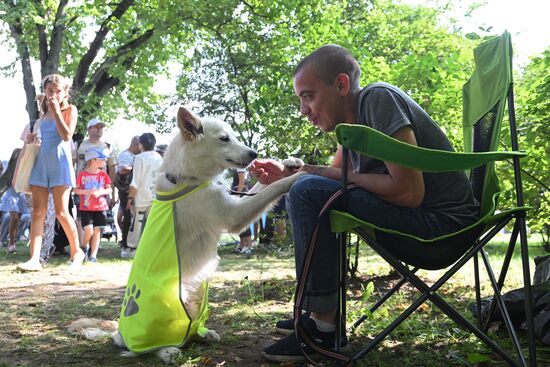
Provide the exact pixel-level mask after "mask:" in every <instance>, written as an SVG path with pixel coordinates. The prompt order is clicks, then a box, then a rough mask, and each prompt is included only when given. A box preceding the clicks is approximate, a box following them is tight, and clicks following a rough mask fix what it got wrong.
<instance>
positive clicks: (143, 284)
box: [69, 107, 303, 363]
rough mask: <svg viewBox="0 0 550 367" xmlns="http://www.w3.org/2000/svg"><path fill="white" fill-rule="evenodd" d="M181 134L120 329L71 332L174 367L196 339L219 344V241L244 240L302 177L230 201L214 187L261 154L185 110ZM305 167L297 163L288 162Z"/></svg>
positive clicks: (99, 323)
mask: <svg viewBox="0 0 550 367" xmlns="http://www.w3.org/2000/svg"><path fill="white" fill-rule="evenodd" d="M177 123H178V127H179V129H180V133H179V134H178V135H177V136H176V137H175V138H174V140H173V141H172V142H171V143H170V145H169V146H168V149H167V151H166V153H165V156H164V162H163V164H162V166H161V167H160V172H159V173H158V174H157V178H156V192H157V195H156V200H155V202H154V204H153V208H152V209H151V213H150V215H149V218H148V219H147V225H146V227H145V231H144V233H143V236H142V238H141V240H140V244H139V247H138V251H137V252H136V257H135V258H134V261H133V266H132V271H131V272H130V276H129V279H128V287H127V288H126V291H125V295H124V302H123V305H122V310H121V313H120V319H119V320H120V321H119V324H117V323H116V322H114V321H104V320H98V319H88V318H81V319H78V320H76V321H74V322H72V323H71V325H70V326H69V331H70V332H72V333H75V334H81V335H84V336H85V337H86V338H88V339H96V338H98V337H103V336H105V335H111V336H112V337H113V339H114V341H115V343H116V344H117V345H119V346H121V347H124V348H127V349H128V350H129V351H126V352H123V354H124V355H126V356H134V355H136V354H137V353H146V352H151V351H156V353H157V355H158V356H159V358H161V359H162V360H163V361H164V362H165V363H175V361H176V360H177V358H178V357H179V356H180V355H181V352H180V349H179V348H180V347H181V346H183V345H184V344H185V343H186V342H187V341H189V340H190V339H191V338H192V337H198V338H201V339H202V340H219V339H220V337H219V335H218V334H217V333H216V332H215V331H213V330H208V329H207V328H206V327H205V325H204V324H205V322H206V319H207V318H208V286H207V281H208V280H209V279H210V278H211V277H212V275H213V273H214V272H215V270H216V268H217V266H218V259H219V258H218V253H217V251H218V241H219V239H220V236H221V234H222V232H223V231H224V230H227V231H229V232H231V233H239V232H240V231H241V230H242V229H243V228H245V227H246V226H248V225H249V224H250V223H252V222H254V221H256V220H257V219H258V218H259V217H260V215H261V214H262V213H263V212H265V211H266V210H268V209H269V208H270V207H271V206H272V205H273V204H274V203H275V202H276V200H277V199H279V198H280V197H281V196H282V195H283V194H285V193H286V192H288V190H289V189H290V187H291V186H292V184H293V183H294V182H295V181H296V180H297V179H298V177H300V176H301V175H302V172H298V173H296V174H294V175H292V176H289V177H287V178H284V179H281V180H278V181H276V182H274V183H272V184H270V185H267V186H263V185H256V186H255V187H254V188H253V189H252V190H251V191H250V193H249V194H254V195H253V196H245V197H242V198H241V197H237V196H231V195H230V194H229V192H228V191H227V189H226V187H224V186H222V185H216V184H212V183H211V181H212V180H213V179H215V177H217V176H218V175H220V174H221V173H223V171H224V170H225V169H227V168H244V167H246V166H248V165H249V164H250V163H251V162H252V161H253V160H254V159H255V158H256V157H257V153H256V152H255V151H254V150H253V149H251V148H249V147H247V146H245V145H244V144H242V143H240V142H239V141H237V139H236V135H235V133H234V131H233V130H232V129H231V127H230V126H229V125H228V124H227V123H225V122H223V121H220V120H217V119H212V118H204V119H200V118H198V117H197V116H195V115H193V114H192V113H191V112H189V111H188V110H187V109H185V108H183V107H180V108H179V110H178V114H177ZM283 163H284V164H285V165H287V166H288V167H292V168H297V167H300V166H301V165H303V162H302V161H301V160H299V159H289V160H285V161H284V162H283Z"/></svg>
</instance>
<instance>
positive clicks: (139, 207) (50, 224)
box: [0, 74, 166, 271]
mask: <svg viewBox="0 0 550 367" xmlns="http://www.w3.org/2000/svg"><path fill="white" fill-rule="evenodd" d="M41 88H42V92H43V93H42V94H40V95H39V96H38V97H37V102H38V104H39V110H40V117H39V120H37V121H39V124H36V122H35V121H33V122H31V123H29V124H27V125H26V126H25V128H24V129H23V133H22V135H21V140H22V142H23V148H22V149H21V148H16V149H14V150H13V153H12V156H11V157H10V160H9V162H8V164H7V167H6V168H5V169H4V167H2V168H3V169H2V171H0V174H1V180H0V182H2V185H0V186H2V187H0V192H3V194H2V195H1V198H0V212H1V216H0V220H1V222H0V247H4V246H5V247H6V249H7V252H8V253H16V252H17V250H18V248H17V246H18V244H28V246H29V249H30V257H29V259H28V261H26V262H24V263H21V264H19V265H18V266H17V267H18V269H19V270H21V271H39V270H41V269H42V264H43V263H45V262H47V261H48V260H49V258H50V256H51V255H52V253H54V252H55V251H56V250H57V251H58V252H60V253H65V251H66V250H65V248H66V247H68V248H69V251H68V252H69V254H68V255H69V267H70V268H77V267H79V266H80V265H81V264H82V263H83V262H84V261H89V262H92V263H94V262H97V261H98V260H97V259H98V249H99V243H100V240H101V237H102V234H103V233H104V231H105V227H106V226H107V225H108V222H109V221H112V223H111V225H112V226H113V227H114V226H115V224H114V221H115V217H116V221H117V224H118V226H119V228H120V231H121V240H120V242H119V244H120V247H121V256H122V257H124V258H131V257H133V253H134V252H135V249H136V248H137V245H138V242H139V238H140V235H141V232H142V227H143V225H144V224H145V221H146V217H147V213H148V210H149V208H150V206H151V203H152V200H153V194H154V179H155V175H156V171H157V170H158V168H159V166H160V164H161V163H162V156H163V154H164V151H165V150H166V145H165V144H160V145H158V146H157V145H156V138H155V136H154V135H153V134H151V133H144V134H142V135H139V136H134V137H131V138H130V146H129V147H128V149H126V150H124V151H123V152H121V153H120V154H118V155H117V154H116V153H115V151H114V149H113V147H112V146H111V145H110V144H109V143H107V142H105V141H103V140H102V137H103V131H104V128H105V124H104V123H103V121H101V120H100V119H98V118H93V119H91V120H90V121H88V123H87V125H86V128H87V131H86V136H82V135H81V134H78V133H75V130H76V125H77V119H78V111H77V108H76V107H75V106H74V105H72V104H70V102H69V96H70V85H69V83H68V81H67V79H65V78H64V77H63V76H61V75H58V74H53V75H49V76H46V77H45V78H44V80H43V81H42V84H41ZM35 126H38V128H35ZM35 130H36V131H35ZM36 142H38V144H39V149H38V152H37V155H36V159H35V162H34V165H33V168H32V171H31V174H30V178H29V185H30V191H29V192H28V193H25V192H17V191H16V189H15V187H16V179H17V174H18V169H19V165H20V164H21V159H22V157H23V156H24V154H25V147H26V145H27V144H31V143H36ZM117 197H118V199H117ZM117 204H118V211H117V214H116V216H115V215H114V210H115V209H116V206H117ZM115 236H116V232H115Z"/></svg>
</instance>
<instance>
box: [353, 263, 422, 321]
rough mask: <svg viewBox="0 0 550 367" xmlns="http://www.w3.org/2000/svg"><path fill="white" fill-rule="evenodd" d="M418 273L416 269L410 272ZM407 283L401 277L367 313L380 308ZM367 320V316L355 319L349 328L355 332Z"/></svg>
mask: <svg viewBox="0 0 550 367" xmlns="http://www.w3.org/2000/svg"><path fill="white" fill-rule="evenodd" d="M417 271H418V268H414V269H413V270H412V272H413V273H416V272H417ZM408 281H409V278H407V277H405V276H402V277H401V280H400V281H399V282H398V283H397V284H396V285H394V286H393V288H392V289H390V290H389V291H387V292H386V293H385V294H384V295H383V296H382V297H381V298H380V299H379V300H378V301H377V302H376V303H375V304H374V305H373V306H372V307H371V308H370V309H369V312H370V313H373V312H374V311H376V310H377V309H378V308H379V307H380V306H382V305H383V304H384V302H386V301H387V300H388V298H390V297H391V296H392V295H393V294H395V292H397V291H398V290H399V289H401V287H402V286H403V285H404V284H405V283H407V282H408ZM366 319H367V315H362V316H361V317H360V318H359V319H357V320H356V321H355V322H354V323H353V325H352V326H351V330H352V331H353V330H355V329H357V327H359V325H361V324H362V323H363V322H364V321H365V320H366Z"/></svg>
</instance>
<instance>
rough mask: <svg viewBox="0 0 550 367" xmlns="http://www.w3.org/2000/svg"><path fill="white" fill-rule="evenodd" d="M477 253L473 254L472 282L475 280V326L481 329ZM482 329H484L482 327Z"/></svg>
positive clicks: (481, 318)
mask: <svg viewBox="0 0 550 367" xmlns="http://www.w3.org/2000/svg"><path fill="white" fill-rule="evenodd" d="M478 256H479V255H478V253H477V252H476V253H475V255H474V282H475V291H476V307H477V312H476V316H477V327H478V328H480V329H482V328H483V317H482V316H481V289H480V282H479V258H478ZM482 330H483V331H486V330H484V329H482Z"/></svg>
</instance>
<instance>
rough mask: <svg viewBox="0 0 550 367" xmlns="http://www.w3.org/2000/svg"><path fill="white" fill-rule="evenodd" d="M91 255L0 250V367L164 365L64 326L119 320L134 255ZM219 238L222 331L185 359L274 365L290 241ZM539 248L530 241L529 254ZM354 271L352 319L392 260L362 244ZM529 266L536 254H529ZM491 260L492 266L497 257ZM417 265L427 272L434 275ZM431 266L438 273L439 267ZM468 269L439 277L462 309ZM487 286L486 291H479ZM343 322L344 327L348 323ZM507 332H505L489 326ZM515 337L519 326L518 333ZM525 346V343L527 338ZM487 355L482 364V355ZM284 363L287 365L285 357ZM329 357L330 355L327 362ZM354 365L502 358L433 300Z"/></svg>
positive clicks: (380, 319)
mask: <svg viewBox="0 0 550 367" xmlns="http://www.w3.org/2000/svg"><path fill="white" fill-rule="evenodd" d="M101 246H102V248H101V250H100V253H99V257H98V260H99V262H98V263H97V264H89V263H86V264H85V265H84V266H83V267H82V268H81V269H80V270H79V271H77V272H70V271H69V270H68V268H67V265H66V264H65V263H66V261H67V258H66V257H54V258H53V259H52V260H51V261H50V263H48V265H47V266H46V267H45V268H44V270H43V271H41V272H39V273H20V272H17V271H15V265H16V264H17V263H18V262H21V261H24V260H26V259H27V257H28V250H27V248H26V247H24V246H23V245H20V246H19V247H18V250H19V252H18V253H17V254H15V255H13V254H11V255H7V254H6V253H5V248H2V249H1V250H0V366H10V367H11V366H102V367H115V366H116V367H122V366H161V365H162V364H161V363H160V361H158V360H157V359H156V357H153V356H150V355H144V356H140V357H138V358H124V357H120V356H119V349H118V348H117V347H115V346H114V345H113V344H112V342H111V341H110V340H108V339H104V340H100V341H89V340H85V339H83V338H79V337H75V336H72V335H70V334H68V333H67V331H66V327H67V325H68V323H69V322H71V321H73V320H75V319H77V318H78V317H81V316H86V317H97V318H102V319H107V320H115V319H118V315H119V312H120V306H121V304H122V300H123V292H124V288H125V287H126V280H127V276H128V273H129V271H130V267H131V260H122V259H120V258H119V256H118V255H119V250H118V248H117V247H116V245H115V244H114V242H102V244H101ZM503 247H504V245H503V243H495V246H493V247H492V248H491V250H490V256H491V258H492V259H495V260H496V259H498V258H501V257H502V256H503V251H504V250H503ZM231 250H232V246H221V247H220V257H221V263H220V267H219V269H218V272H217V273H216V275H215V277H214V279H213V280H212V282H211V283H210V310H211V311H210V319H209V321H208V323H207V326H208V327H209V328H211V329H214V330H216V331H217V332H218V333H219V334H220V335H221V336H222V340H221V341H220V342H219V343H216V344H210V345H207V344H190V345H188V346H187V347H186V348H184V358H183V359H182V360H181V365H182V366H265V367H267V366H276V365H277V364H269V363H267V362H265V361H263V360H262V358H261V356H260V354H261V350H262V348H263V347H265V346H267V345H269V344H271V343H272V342H273V341H275V340H277V339H279V338H280V336H279V335H277V334H275V332H274V328H273V326H274V324H275V322H276V320H278V319H281V318H288V317H290V316H291V313H292V305H293V300H292V298H293V292H294V260H293V252H292V249H291V248H288V247H287V248H282V249H281V248H279V249H276V248H274V247H270V248H264V247H261V248H258V249H257V251H256V252H255V253H254V254H253V255H252V256H251V257H250V258H248V259H247V258H246V257H244V256H243V255H236V254H233V253H232V252H231ZM543 253H544V251H543V250H542V248H541V247H540V246H538V245H537V244H536V243H535V244H534V245H532V246H531V249H530V254H531V256H532V258H534V257H535V256H537V255H541V254H543ZM360 258H361V261H360V267H359V278H360V280H361V281H355V282H352V283H351V287H350V291H349V302H348V323H349V325H350V324H351V322H352V321H353V320H355V319H356V318H357V317H358V316H359V315H360V314H362V312H363V310H364V309H368V306H369V304H368V303H366V302H364V301H363V298H364V297H362V289H364V288H370V286H369V284H372V285H373V286H374V287H373V292H372V295H371V297H370V298H369V300H376V296H377V295H379V294H380V292H381V291H382V290H383V289H385V288H387V287H388V286H389V285H390V284H392V283H394V282H395V281H396V279H395V278H394V277H393V275H392V274H391V273H390V272H389V267H387V266H385V265H383V264H382V262H381V260H380V259H379V258H377V257H375V256H374V254H373V253H372V252H370V251H367V250H366V249H363V250H362V252H361V257H360ZM513 261H514V262H513V264H512V268H511V269H512V270H511V273H510V275H511V280H512V281H511V283H510V285H509V286H508V287H507V288H506V289H505V291H507V290H510V289H514V288H517V287H520V286H521V285H520V284H521V278H522V276H521V272H520V271H519V258H518V257H517V256H516V257H515V258H514V260H513ZM531 267H532V268H531V270H532V271H533V267H534V265H533V262H531ZM495 268H496V266H495ZM433 273H434V272H431V273H429V274H427V273H421V277H422V278H424V279H428V280H432V279H436V278H437V274H435V275H434V274H433ZM436 273H437V272H436ZM472 275H473V270H472V267H470V266H467V267H466V268H465V269H463V270H462V271H460V273H459V274H457V275H456V276H455V277H454V278H453V279H452V281H451V282H450V283H449V284H448V285H446V286H445V287H444V288H443V289H442V291H441V292H440V294H441V295H442V296H443V297H444V298H445V299H446V300H448V301H449V302H451V303H452V304H453V305H456V306H457V307H458V308H460V309H461V310H464V313H465V315H466V316H467V317H468V318H471V313H470V312H469V311H468V305H469V303H470V302H471V301H470V300H472V299H473V297H474V293H473V292H474V290H473V286H472V284H473V280H472V279H473V278H472ZM415 294H416V293H415V292H414V289H412V288H411V287H405V289H404V292H403V294H401V295H399V296H397V297H395V299H393V300H391V301H389V302H388V303H387V304H386V305H385V306H383V307H382V308H381V309H379V310H378V311H377V312H375V313H374V314H373V315H372V316H371V317H369V319H368V320H367V321H366V322H365V323H364V324H363V325H362V326H361V327H359V328H358V330H357V331H356V332H355V333H354V334H352V335H351V336H350V341H351V345H352V348H355V349H357V348H358V347H359V343H360V342H365V341H366V340H368V338H369V337H371V336H372V335H373V334H374V333H375V332H376V331H379V330H381V329H382V328H383V326H385V325H386V324H387V323H389V322H390V321H391V314H392V312H393V311H394V310H396V309H398V310H402V309H404V308H406V307H407V306H408V305H409V302H410V301H409V300H410V297H409V296H411V295H415ZM485 294H486V295H489V294H490V291H489V290H487V289H486V290H485ZM349 325H348V326H349ZM496 333H498V334H502V335H503V336H505V332H502V328H501V331H496ZM520 338H521V339H522V340H524V335H523V334H522V333H521V332H520ZM524 345H525V343H524ZM537 347H538V350H537V352H538V364H539V366H541V365H550V348H548V347H546V348H545V347H543V346H542V345H540V344H539V345H538V346H537ZM483 360H489V362H485V363H479V361H483ZM283 365H286V366H289V364H283ZM325 365H328V366H332V365H334V364H333V363H330V362H328V363H325ZM358 365H359V366H396V365H400V366H474V365H487V366H499V365H505V364H504V363H502V362H501V361H499V360H498V357H495V356H494V354H493V353H492V352H491V351H490V350H487V349H486V348H485V347H484V346H483V345H481V343H479V342H477V341H476V340H475V338H474V337H471V336H469V335H468V333H466V332H465V331H464V330H461V329H460V328H458V327H457V325H456V324H454V323H453V322H452V321H450V320H449V319H448V318H447V317H446V316H445V315H443V314H442V313H441V312H439V311H438V310H437V309H436V308H435V307H434V306H432V305H430V304H428V305H427V306H426V307H422V308H421V309H420V312H415V313H414V314H413V316H412V317H411V318H410V319H409V320H408V321H406V322H405V323H404V324H403V325H402V326H400V327H399V328H398V329H397V330H395V332H394V333H393V334H392V335H391V336H390V337H388V338H386V339H385V340H384V341H383V342H381V343H380V344H379V346H378V347H377V348H376V350H375V351H373V352H371V353H370V354H369V355H368V356H367V357H365V358H364V359H363V361H362V362H361V363H358Z"/></svg>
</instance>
